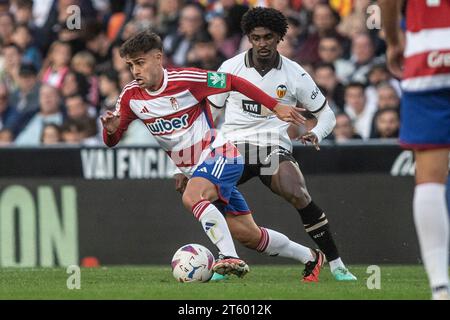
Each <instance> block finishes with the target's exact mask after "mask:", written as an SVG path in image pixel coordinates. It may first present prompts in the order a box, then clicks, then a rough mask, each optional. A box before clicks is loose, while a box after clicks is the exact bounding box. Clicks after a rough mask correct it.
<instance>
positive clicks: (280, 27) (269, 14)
mask: <svg viewBox="0 0 450 320" xmlns="http://www.w3.org/2000/svg"><path fill="white" fill-rule="evenodd" d="M258 27H263V28H267V29H269V30H271V31H273V32H275V33H277V34H278V35H279V36H280V38H281V39H283V37H284V36H285V35H286V32H287V29H288V23H287V19H286V17H285V16H284V15H283V14H282V13H281V12H280V11H278V10H276V9H273V8H263V7H255V8H253V9H250V10H248V11H247V12H246V13H245V14H244V16H243V17H242V21H241V28H242V31H243V32H244V34H246V35H249V34H250V33H251V32H252V31H253V30H254V29H255V28H258Z"/></svg>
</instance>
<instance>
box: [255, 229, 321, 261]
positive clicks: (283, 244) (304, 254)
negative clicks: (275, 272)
mask: <svg viewBox="0 0 450 320" xmlns="http://www.w3.org/2000/svg"><path fill="white" fill-rule="evenodd" d="M260 230H261V239H260V241H259V244H258V247H257V248H256V250H257V251H259V252H263V253H265V254H267V255H269V256H280V257H285V258H291V259H295V260H298V261H300V262H301V263H303V264H306V263H307V262H309V261H314V256H313V254H312V252H311V250H310V249H309V248H308V247H305V246H302V245H300V244H298V243H296V242H294V241H291V240H289V238H288V237H286V236H285V235H284V234H282V233H279V232H277V231H274V230H271V229H267V228H262V227H260Z"/></svg>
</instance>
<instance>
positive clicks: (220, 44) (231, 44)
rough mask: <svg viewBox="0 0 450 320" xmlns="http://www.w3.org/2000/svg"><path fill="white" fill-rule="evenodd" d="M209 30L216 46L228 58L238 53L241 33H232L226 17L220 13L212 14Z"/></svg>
mask: <svg viewBox="0 0 450 320" xmlns="http://www.w3.org/2000/svg"><path fill="white" fill-rule="evenodd" d="M208 32H209V34H210V35H211V37H212V39H213V41H214V44H215V46H216V47H217V49H218V50H219V52H220V53H221V54H222V55H223V56H224V57H225V58H226V59H229V58H231V57H233V56H234V55H235V54H236V50H237V48H238V47H239V44H240V41H241V37H240V35H239V34H234V35H230V32H229V29H228V24H227V22H226V20H225V18H224V17H222V16H221V15H219V14H216V15H213V16H211V17H210V18H209V20H208Z"/></svg>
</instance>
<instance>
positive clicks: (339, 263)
mask: <svg viewBox="0 0 450 320" xmlns="http://www.w3.org/2000/svg"><path fill="white" fill-rule="evenodd" d="M337 268H344V269H346V267H345V265H344V263H343V262H342V260H341V258H337V259H334V260H332V261H330V271H331V272H332V273H333V272H334V270H336V269H337Z"/></svg>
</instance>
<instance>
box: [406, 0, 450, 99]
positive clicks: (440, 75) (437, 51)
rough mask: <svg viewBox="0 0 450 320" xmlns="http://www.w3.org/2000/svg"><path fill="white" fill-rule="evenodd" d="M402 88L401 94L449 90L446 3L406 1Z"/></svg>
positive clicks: (449, 31) (449, 38) (448, 14)
mask: <svg viewBox="0 0 450 320" xmlns="http://www.w3.org/2000/svg"><path fill="white" fill-rule="evenodd" d="M404 56H405V66H404V75H403V81H402V87H403V89H404V90H405V91H429V90H437V89H443V88H450V1H449V0H409V1H408V4H407V12H406V48H405V53H404Z"/></svg>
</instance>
